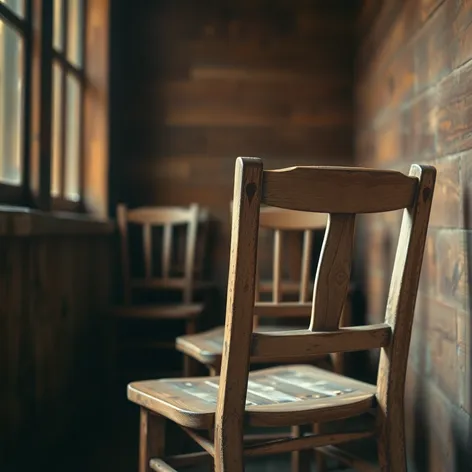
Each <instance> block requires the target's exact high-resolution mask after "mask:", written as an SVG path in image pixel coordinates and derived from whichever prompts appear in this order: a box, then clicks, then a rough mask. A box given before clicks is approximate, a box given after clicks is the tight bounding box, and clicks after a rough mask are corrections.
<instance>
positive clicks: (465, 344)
mask: <svg viewBox="0 0 472 472" xmlns="http://www.w3.org/2000/svg"><path fill="white" fill-rule="evenodd" d="M471 336H472V334H471V316H470V313H467V312H465V311H458V313H457V355H458V367H459V372H458V375H459V406H460V407H461V408H462V409H463V410H465V411H466V412H467V413H469V414H470V413H471V412H472V372H471V367H472V348H471Z"/></svg>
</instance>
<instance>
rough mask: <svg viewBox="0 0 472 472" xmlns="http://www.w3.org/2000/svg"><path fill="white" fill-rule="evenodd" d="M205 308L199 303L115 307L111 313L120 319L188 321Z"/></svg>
mask: <svg viewBox="0 0 472 472" xmlns="http://www.w3.org/2000/svg"><path fill="white" fill-rule="evenodd" d="M203 308H204V307H203V305H202V304H199V303H194V304H175V305H130V306H126V305H123V306H116V307H113V308H112V310H111V311H112V313H113V315H115V316H117V317H119V318H133V319H150V320H152V319H156V320H158V319H176V320H179V319H183V320H188V319H192V318H196V317H198V316H199V315H200V314H201V313H202V312H203Z"/></svg>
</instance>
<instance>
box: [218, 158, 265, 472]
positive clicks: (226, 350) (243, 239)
mask: <svg viewBox="0 0 472 472" xmlns="http://www.w3.org/2000/svg"><path fill="white" fill-rule="evenodd" d="M261 187H262V161H261V160H260V159H257V158H248V157H245V158H238V159H237V160H236V166H235V180H234V195H233V215H232V230H231V253H230V267H229V278H228V294H227V302H226V303H227V304H226V323H225V334H224V344H223V346H224V347H223V359H222V365H221V377H220V387H219V390H218V400H217V408H216V416H215V470H221V471H223V470H225V471H226V470H230V471H233V470H234V471H236V470H244V466H243V419H244V409H245V403H246V390H247V383H248V372H249V363H250V344H251V334H252V324H253V310H254V300H255V281H256V261H257V241H258V232H259V211H260V200H261Z"/></svg>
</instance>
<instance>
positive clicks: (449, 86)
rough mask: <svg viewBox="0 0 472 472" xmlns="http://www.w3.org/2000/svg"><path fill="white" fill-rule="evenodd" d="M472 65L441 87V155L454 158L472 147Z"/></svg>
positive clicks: (447, 80) (439, 150) (439, 122)
mask: <svg viewBox="0 0 472 472" xmlns="http://www.w3.org/2000/svg"><path fill="white" fill-rule="evenodd" d="M471 80H472V64H469V65H467V66H464V68H462V69H460V70H459V71H458V72H456V73H453V74H450V75H449V76H448V77H447V78H446V79H445V80H444V81H442V82H441V83H440V85H439V86H438V114H437V125H438V135H437V139H438V152H439V154H440V155H447V154H454V153H458V152H461V151H465V150H467V149H470V148H471V147H472V102H471V100H469V95H470V83H471Z"/></svg>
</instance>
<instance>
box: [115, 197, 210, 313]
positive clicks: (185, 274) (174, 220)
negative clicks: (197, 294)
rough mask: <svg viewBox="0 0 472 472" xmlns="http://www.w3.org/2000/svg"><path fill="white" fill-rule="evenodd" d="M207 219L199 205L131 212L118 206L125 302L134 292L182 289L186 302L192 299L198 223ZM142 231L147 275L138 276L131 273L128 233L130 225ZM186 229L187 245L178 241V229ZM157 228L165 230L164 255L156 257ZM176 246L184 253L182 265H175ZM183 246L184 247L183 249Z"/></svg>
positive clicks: (185, 241)
mask: <svg viewBox="0 0 472 472" xmlns="http://www.w3.org/2000/svg"><path fill="white" fill-rule="evenodd" d="M207 218H208V212H207V211H206V210H203V211H202V210H200V209H199V206H198V205H197V204H192V205H190V206H189V207H140V208H134V209H128V208H127V207H126V205H123V204H120V205H118V207H117V220H118V228H119V232H120V250H121V267H122V280H123V294H124V302H125V303H127V304H129V303H131V300H132V291H133V289H137V288H141V289H143V288H144V289H179V290H182V293H183V301H184V302H185V303H189V302H190V301H191V300H192V294H193V284H194V279H195V273H196V247H197V234H198V225H199V222H202V221H203V222H205V221H206V219H207ZM132 225H133V226H137V227H140V228H141V230H142V254H143V263H144V264H143V265H144V275H143V276H140V275H136V274H134V273H133V271H132V264H131V255H132V252H131V251H130V244H129V231H130V226H132ZM182 227H184V228H185V229H186V231H185V235H184V236H185V239H184V245H182V244H181V241H182V239H179V240H178V241H175V237H174V236H175V233H176V230H177V228H182ZM155 228H162V230H161V231H160V232H159V231H158V234H159V235H160V239H161V241H162V243H161V245H160V246H161V249H162V251H161V253H160V254H159V255H160V258H156V257H155V256H156V254H155V251H154V248H155V246H156V244H155V240H157V237H156V238H155V236H157V234H156V230H155ZM174 244H175V245H176V248H177V250H181V251H183V253H184V254H183V255H181V256H183V257H179V256H180V255H179V256H178V259H179V260H181V259H182V258H183V268H182V266H181V265H182V264H179V263H176V261H175V258H174V257H173V255H174V254H175V252H176V251H175V250H174V249H175V248H174ZM182 246H183V247H182ZM156 259H158V260H159V261H160V264H159V265H160V268H159V269H160V270H159V269H158V270H156V267H155V264H154V261H155V260H156Z"/></svg>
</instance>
